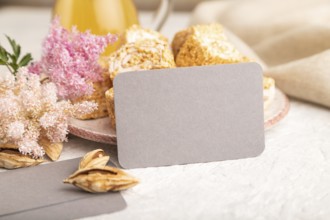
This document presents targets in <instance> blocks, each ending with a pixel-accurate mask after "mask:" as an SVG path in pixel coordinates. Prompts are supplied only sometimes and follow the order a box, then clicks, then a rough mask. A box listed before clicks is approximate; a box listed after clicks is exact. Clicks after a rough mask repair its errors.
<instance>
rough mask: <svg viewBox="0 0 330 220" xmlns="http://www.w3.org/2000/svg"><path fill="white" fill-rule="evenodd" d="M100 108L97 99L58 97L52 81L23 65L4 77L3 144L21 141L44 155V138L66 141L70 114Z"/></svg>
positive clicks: (0, 85)
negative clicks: (42, 142) (91, 100)
mask: <svg viewBox="0 0 330 220" xmlns="http://www.w3.org/2000/svg"><path fill="white" fill-rule="evenodd" d="M96 108H97V104H96V103H94V102H87V101H86V102H82V103H78V104H72V103H71V102H70V101H66V100H62V101H59V100H58V99H57V89H56V86H55V84H53V83H51V82H47V83H41V79H40V76H38V75H35V74H31V73H30V72H29V71H28V70H27V69H26V68H20V69H19V71H18V73H17V75H16V80H15V77H14V76H9V77H7V78H3V79H0V144H14V145H17V147H18V149H19V151H20V152H21V153H22V154H24V155H31V156H32V157H33V158H40V157H42V156H43V155H44V153H45V152H44V150H43V148H42V146H40V145H39V143H38V142H39V140H40V139H41V138H47V139H48V140H49V141H50V142H53V143H56V142H63V141H66V136H67V134H68V120H69V117H77V116H79V115H82V114H88V113H90V112H92V111H94V110H95V109H96Z"/></svg>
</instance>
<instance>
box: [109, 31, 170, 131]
mask: <svg viewBox="0 0 330 220" xmlns="http://www.w3.org/2000/svg"><path fill="white" fill-rule="evenodd" d="M123 39H124V40H123ZM122 41H123V42H125V44H123V45H122V46H121V47H120V48H119V49H118V50H117V51H116V52H114V53H113V54H111V55H110V57H109V59H108V65H109V74H110V79H111V80H112V81H113V80H114V78H115V77H116V76H117V75H118V74H119V73H123V72H128V71H139V70H152V69H165V68H173V67H175V62H174V57H173V54H172V51H171V50H170V48H169V44H168V42H167V39H166V38H165V37H164V36H162V35H161V34H160V33H158V32H155V31H151V30H149V29H143V28H141V27H139V26H133V27H132V28H129V29H128V30H127V31H126V32H125V33H124V34H123V37H122ZM105 97H106V105H107V108H108V113H109V117H110V119H111V125H112V126H113V127H114V128H115V125H116V124H115V123H116V122H115V121H116V120H115V108H114V90H113V88H111V89H109V90H107V91H106V93H105Z"/></svg>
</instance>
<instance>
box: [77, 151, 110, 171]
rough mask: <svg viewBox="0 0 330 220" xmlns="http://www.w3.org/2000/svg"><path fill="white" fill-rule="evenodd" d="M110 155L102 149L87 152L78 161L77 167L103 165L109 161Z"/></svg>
mask: <svg viewBox="0 0 330 220" xmlns="http://www.w3.org/2000/svg"><path fill="white" fill-rule="evenodd" d="M109 159H110V157H109V156H108V155H106V154H105V152H104V151H103V150H102V149H96V150H93V151H91V152H89V153H87V154H86V155H85V156H84V157H83V158H82V159H81V160H80V163H79V169H85V168H92V167H104V166H106V165H107V163H108V162H109Z"/></svg>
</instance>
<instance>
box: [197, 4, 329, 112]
mask: <svg viewBox="0 0 330 220" xmlns="http://www.w3.org/2000/svg"><path fill="white" fill-rule="evenodd" d="M329 20H330V4H329V0H303V1H302V0H286V1H284V0H282V1H279V0H236V1H210V2H203V3H201V4H199V5H198V6H197V7H196V9H195V11H194V13H193V16H192V20H191V23H192V24H202V23H213V22H219V23H221V24H223V25H224V26H226V27H227V28H228V29H229V30H231V31H232V32H233V33H234V34H236V35H237V36H238V37H240V38H241V39H242V40H243V41H245V42H246V43H247V44H248V45H249V46H250V47H251V48H252V49H253V50H254V51H255V52H256V53H257V55H258V56H259V57H260V58H261V59H262V60H263V61H264V62H265V63H266V65H267V66H268V67H266V68H265V74H266V75H268V76H270V77H272V78H274V79H275V81H276V85H277V86H278V87H279V88H280V89H281V90H283V91H284V92H285V93H287V94H288V95H290V96H293V97H296V98H300V99H303V100H307V101H310V102H314V103H317V104H321V105H324V106H327V107H330V72H329V67H330V62H329V61H330V50H328V49H330V22H329Z"/></svg>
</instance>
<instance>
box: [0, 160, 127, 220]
mask: <svg viewBox="0 0 330 220" xmlns="http://www.w3.org/2000/svg"><path fill="white" fill-rule="evenodd" d="M79 161H80V159H72V160H66V161H61V162H54V163H50V164H45V165H39V166H36V167H29V168H22V169H18V170H10V171H7V172H3V173H0V179H1V181H0V189H1V202H0V207H1V208H0V219H8V220H9V219H76V218H82V217H87V216H95V215H100V214H105V213H111V212H115V211H119V210H122V209H124V208H125V207H126V203H125V201H124V199H123V197H122V196H121V194H120V193H106V194H92V193H88V192H85V191H82V190H80V189H78V188H76V187H74V186H72V185H69V184H63V182H62V181H63V179H65V178H67V177H68V176H69V175H70V174H72V173H73V172H74V171H76V170H77V168H78V164H79Z"/></svg>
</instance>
